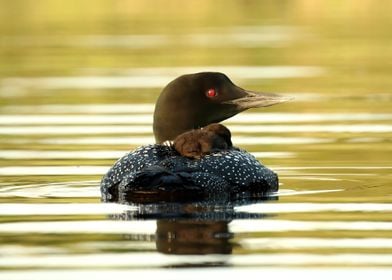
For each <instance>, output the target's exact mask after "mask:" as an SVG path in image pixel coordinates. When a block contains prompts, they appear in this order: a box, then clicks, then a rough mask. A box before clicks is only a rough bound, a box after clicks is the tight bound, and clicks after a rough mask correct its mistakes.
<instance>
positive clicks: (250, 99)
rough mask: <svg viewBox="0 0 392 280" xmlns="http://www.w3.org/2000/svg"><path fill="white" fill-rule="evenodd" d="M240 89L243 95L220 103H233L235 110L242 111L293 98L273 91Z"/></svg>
mask: <svg viewBox="0 0 392 280" xmlns="http://www.w3.org/2000/svg"><path fill="white" fill-rule="evenodd" d="M241 91H242V92H243V94H244V95H243V96H241V97H239V98H236V99H232V100H228V101H225V102H222V103H224V104H230V105H234V106H236V108H237V110H239V111H243V110H246V109H250V108H260V107H268V106H272V105H275V104H279V103H283V102H286V101H289V100H292V99H294V98H292V97H288V96H282V95H278V94H274V93H261V92H254V91H249V90H244V89H241Z"/></svg>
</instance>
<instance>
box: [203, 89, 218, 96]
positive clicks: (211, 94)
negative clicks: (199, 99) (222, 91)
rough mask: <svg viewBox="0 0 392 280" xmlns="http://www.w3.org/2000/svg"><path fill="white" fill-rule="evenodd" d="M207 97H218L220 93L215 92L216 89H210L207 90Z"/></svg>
mask: <svg viewBox="0 0 392 280" xmlns="http://www.w3.org/2000/svg"><path fill="white" fill-rule="evenodd" d="M206 95H207V97H217V96H218V91H217V90H215V89H214V88H210V89H209V90H207V93H206Z"/></svg>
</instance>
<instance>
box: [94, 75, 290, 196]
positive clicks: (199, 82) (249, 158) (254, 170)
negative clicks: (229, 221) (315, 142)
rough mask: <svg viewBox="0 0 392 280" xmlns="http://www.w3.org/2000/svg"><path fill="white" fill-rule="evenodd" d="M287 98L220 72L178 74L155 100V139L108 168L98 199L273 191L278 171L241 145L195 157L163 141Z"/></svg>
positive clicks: (276, 183)
mask: <svg viewBox="0 0 392 280" xmlns="http://www.w3.org/2000/svg"><path fill="white" fill-rule="evenodd" d="M289 99H290V98H287V97H283V96H279V95H276V94H268V93H256V92H252V91H248V90H245V89H242V88H240V87H238V86H236V85H235V84H233V82H232V81H231V80H230V79H229V78H228V77H227V76H226V75H224V74H222V73H218V72H201V73H195V74H188V75H183V76H180V77H178V78H176V79H175V80H173V81H172V82H170V83H169V84H168V85H167V86H166V87H165V88H164V89H163V90H162V92H161V94H160V96H159V98H158V100H157V102H156V105H155V111H154V122H153V131H154V136H155V140H156V144H152V145H146V146H142V147H139V148H138V149H136V150H134V151H132V152H130V153H128V154H126V155H125V156H123V157H122V158H120V159H119V160H118V161H117V162H116V163H115V164H114V165H113V166H112V167H111V168H110V170H109V171H108V172H107V173H106V174H105V175H104V177H103V178H102V181H101V196H102V200H103V201H105V202H128V201H130V200H131V201H132V199H133V197H137V196H138V197H142V198H144V197H148V196H156V197H157V198H158V199H160V198H162V199H163V200H165V201H166V200H167V199H174V200H175V201H177V200H181V199H182V198H185V197H187V196H190V197H191V198H192V199H193V198H195V195H194V194H198V195H200V197H201V198H208V199H211V198H218V199H226V198H227V199H230V197H231V195H234V196H235V195H236V194H238V193H243V192H248V191H252V192H257V193H261V192H270V191H276V190H277V189H278V177H277V175H276V174H275V173H274V172H273V171H271V170H270V169H268V168H266V167H264V166H263V165H261V164H260V162H259V161H258V160H257V159H256V158H255V157H254V156H253V155H251V154H249V153H247V152H246V151H244V150H236V149H224V150H221V151H218V152H214V151H211V152H212V153H210V154H208V155H205V156H202V157H201V158H200V159H198V160H195V159H190V158H187V157H184V156H181V155H180V154H179V153H178V152H177V151H176V150H175V149H174V148H173V147H172V146H168V145H165V144H163V143H164V142H166V141H173V140H174V139H175V138H176V137H177V136H179V135H180V134H182V133H184V132H186V131H189V130H192V129H198V128H200V127H204V126H208V125H209V124H212V123H218V122H220V121H223V120H225V119H228V118H230V117H232V116H234V115H236V114H238V113H240V112H242V111H244V110H247V109H249V108H258V107H266V106H271V105H274V104H277V103H281V102H285V101H287V100H289ZM230 141H231V140H230ZM230 144H231V143H230Z"/></svg>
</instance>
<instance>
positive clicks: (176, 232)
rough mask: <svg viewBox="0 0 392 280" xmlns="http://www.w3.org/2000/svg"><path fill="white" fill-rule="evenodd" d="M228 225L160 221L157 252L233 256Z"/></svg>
mask: <svg viewBox="0 0 392 280" xmlns="http://www.w3.org/2000/svg"><path fill="white" fill-rule="evenodd" d="M227 224H228V221H213V220H211V221H208V220H207V221H200V220H199V221H197V220H189V219H187V220H175V219H174V220H169V219H162V220H158V221H157V231H156V235H155V239H156V246H157V251H158V252H161V253H165V254H179V255H183V254H189V255H205V254H231V252H232V249H233V248H232V247H233V245H232V244H231V243H230V238H231V237H232V234H230V233H229V230H228V225H227ZM215 265H216V264H215Z"/></svg>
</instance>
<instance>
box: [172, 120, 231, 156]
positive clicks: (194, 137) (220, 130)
mask: <svg viewBox="0 0 392 280" xmlns="http://www.w3.org/2000/svg"><path fill="white" fill-rule="evenodd" d="M173 147H174V149H175V150H176V151H177V152H178V153H180V154H181V155H182V156H184V157H188V158H193V159H200V158H201V157H202V156H204V155H207V154H210V153H213V152H218V151H222V150H227V149H230V148H232V147H233V144H232V142H231V133H230V130H229V129H228V128H227V127H225V126H224V125H222V124H219V123H213V124H210V125H207V126H205V127H203V128H200V129H193V130H190V131H187V132H184V133H182V134H180V135H178V136H177V137H176V138H175V139H174V142H173Z"/></svg>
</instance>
